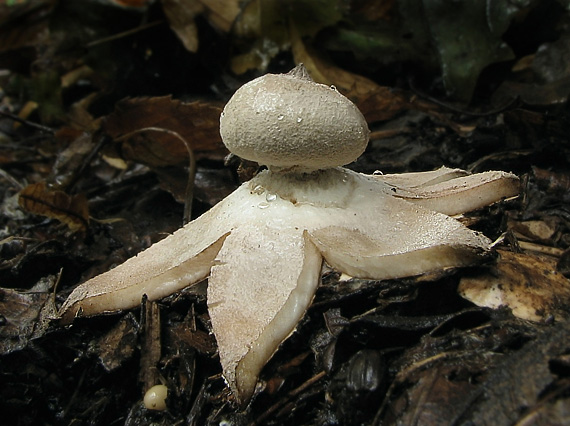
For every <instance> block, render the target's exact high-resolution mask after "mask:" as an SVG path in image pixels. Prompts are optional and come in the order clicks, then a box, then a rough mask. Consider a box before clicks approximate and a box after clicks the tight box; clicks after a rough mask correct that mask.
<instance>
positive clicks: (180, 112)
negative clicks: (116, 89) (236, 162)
mask: <svg viewBox="0 0 570 426" xmlns="http://www.w3.org/2000/svg"><path fill="white" fill-rule="evenodd" d="M221 112H222V107H221V105H218V104H215V103H210V102H203V101H196V102H190V103H185V102H182V101H179V100H175V99H172V98H171V97H170V96H163V97H156V98H135V99H128V100H124V101H121V102H119V103H118V104H117V107H116V109H115V112H113V113H112V114H111V115H109V116H108V117H107V118H106V119H105V120H104V122H103V124H102V128H103V131H104V132H105V133H107V134H108V135H109V136H111V137H112V138H113V139H119V138H121V137H123V138H125V140H123V141H122V142H121V145H120V148H119V149H120V154H119V153H117V152H106V154H107V155H108V156H111V157H117V156H122V157H123V158H124V159H127V160H133V161H137V162H140V163H143V164H146V165H149V166H151V167H164V166H169V165H178V164H185V163H188V150H187V148H186V146H185V145H184V144H183V143H181V141H180V140H179V139H178V138H176V137H174V136H173V135H172V133H170V132H176V133H178V134H179V135H180V136H181V137H182V138H184V139H185V140H186V141H188V144H189V146H190V148H192V150H193V151H194V153H196V154H199V153H200V152H202V153H205V152H207V153H208V156H210V157H216V158H222V157H223V156H224V155H226V154H227V150H226V148H225V147H224V145H223V143H222V139H221V137H220V133H219V131H218V127H219V120H220V114H221ZM149 127H153V128H160V129H165V130H167V131H165V132H144V131H140V130H142V129H145V128H149ZM168 131H170V132H168ZM131 133H132V135H130V136H129V134H131ZM198 156H199V155H197V157H198Z"/></svg>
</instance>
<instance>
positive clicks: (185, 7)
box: [162, 0, 204, 53]
mask: <svg viewBox="0 0 570 426" xmlns="http://www.w3.org/2000/svg"><path fill="white" fill-rule="evenodd" d="M162 9H163V10H164V14H165V15H166V19H168V23H169V24H170V28H171V29H172V31H174V33H175V34H176V36H177V37H178V38H179V39H180V41H181V42H182V44H183V45H184V47H185V48H186V50H188V51H189V52H193V53H196V52H197V51H198V27H197V26H196V22H195V18H196V16H197V15H198V14H200V13H201V12H202V11H203V10H204V7H203V5H202V4H201V3H199V2H197V1H190V2H188V1H183V0H162Z"/></svg>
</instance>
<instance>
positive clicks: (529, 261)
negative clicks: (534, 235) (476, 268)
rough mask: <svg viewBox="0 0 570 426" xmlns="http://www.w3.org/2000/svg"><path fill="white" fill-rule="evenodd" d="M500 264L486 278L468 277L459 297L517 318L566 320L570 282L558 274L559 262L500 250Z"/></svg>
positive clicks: (459, 289)
mask: <svg viewBox="0 0 570 426" xmlns="http://www.w3.org/2000/svg"><path fill="white" fill-rule="evenodd" d="M498 252H499V254H500V256H501V257H500V260H499V261H498V262H497V264H496V265H495V266H493V267H492V268H491V270H490V271H489V272H488V273H487V274H484V275H482V276H477V277H464V278H462V279H461V283H460V284H459V288H458V291H459V294H460V295H461V296H462V297H464V298H465V299H467V300H469V301H471V302H473V303H475V304H476V305H478V306H485V307H489V308H498V307H500V306H507V307H509V308H510V309H511V310H512V312H513V315H515V316H517V317H519V318H523V319H527V320H531V321H545V320H547V319H549V318H551V317H557V318H566V317H567V316H568V314H567V313H566V312H564V311H561V309H562V308H564V307H566V306H568V304H569V303H570V281H569V280H568V279H567V278H566V277H564V275H562V274H560V273H559V272H557V271H556V260H555V259H549V258H547V257H545V256H537V255H535V254H530V253H512V252H510V251H505V250H498Z"/></svg>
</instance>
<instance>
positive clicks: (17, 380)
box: [0, 0, 570, 425]
mask: <svg viewBox="0 0 570 426" xmlns="http://www.w3.org/2000/svg"><path fill="white" fill-rule="evenodd" d="M82 3H83V4H82V7H81V8H80V9H81V10H78V8H77V7H76V3H75V2H70V1H60V2H52V1H41V0H35V1H32V0H30V1H21V2H5V3H4V4H3V5H2V6H1V9H0V17H1V19H0V22H2V25H1V26H0V38H1V39H2V40H5V42H3V43H0V46H3V48H2V49H1V52H0V69H1V70H2V72H0V88H1V90H0V96H1V99H0V111H1V112H2V115H1V116H0V144H1V145H0V148H1V149H0V169H1V171H2V173H1V174H0V182H1V185H0V188H1V190H2V195H3V203H2V213H3V214H2V226H1V227H0V229H1V233H0V237H1V238H2V241H1V242H2V244H0V253H1V255H2V262H1V263H0V283H1V284H0V285H1V286H2V295H3V296H2V305H1V306H2V308H1V311H0V315H1V317H0V319H1V327H2V362H1V363H0V365H1V367H0V371H1V372H2V377H3V383H5V386H4V390H3V399H2V400H3V402H2V406H3V408H4V410H5V412H6V413H7V414H11V415H13V417H14V416H15V417H17V418H18V419H19V424H38V422H40V423H51V424H72V423H73V424H88V423H90V422H91V423H93V422H94V423H99V424H101V423H113V422H115V423H116V422H118V423H125V424H148V423H149V422H151V421H152V422H156V423H159V424H173V423H176V422H181V421H183V422H186V423H188V424H214V423H215V424H219V423H220V422H222V421H229V422H232V423H238V424H239V423H258V424H331V425H332V424H354V422H358V423H359V424H380V423H382V424H395V423H408V422H422V423H425V424H442V423H457V424H464V423H469V422H474V423H484V422H486V421H491V422H494V423H501V424H511V423H513V422H517V421H518V422H527V423H529V424H541V423H544V422H546V421H549V422H551V423H552V424H563V423H567V422H568V418H567V416H566V415H565V413H567V411H568V410H567V407H568V402H567V398H565V395H566V393H567V390H568V371H569V370H568V360H567V358H568V354H567V353H566V352H567V348H565V347H564V344H563V342H564V341H567V340H568V338H569V336H568V330H567V328H568V327H567V319H566V318H567V312H568V300H567V298H566V297H565V296H564V294H565V292H566V291H567V289H568V279H567V278H565V277H564V275H566V276H568V272H567V271H568V268H567V263H568V260H567V259H568V258H569V256H568V251H569V249H570V237H569V235H570V229H569V220H570V215H569V208H568V202H569V200H568V197H567V192H568V191H567V189H568V170H569V160H568V159H569V158H570V156H569V149H568V146H569V145H568V139H567V135H568V134H570V132H569V130H570V129H569V128H568V127H569V126H568V123H569V121H568V112H567V105H566V102H567V96H568V90H567V84H566V80H567V77H568V66H567V60H566V59H565V58H566V50H565V45H566V44H567V43H566V44H564V40H566V38H567V37H568V35H567V34H568V31H567V28H566V25H565V20H567V5H566V4H565V2H562V1H555V0H550V1H543V2H537V3H533V4H531V3H530V2H528V4H527V2H519V3H518V4H517V6H516V7H511V6H508V7H507V6H504V5H502V4H499V3H498V2H492V1H488V2H485V3H484V4H483V3H482V4H481V5H473V6H465V8H466V9H467V10H459V9H457V8H451V7H450V6H449V3H450V2H446V1H439V2H435V3H433V2H432V3H430V5H428V6H429V7H428V8H426V9H421V8H417V5H415V4H414V5H413V6H410V5H408V2H406V1H394V2H384V3H382V4H381V5H378V3H377V2H369V1H363V2H358V3H354V4H351V5H346V4H345V3H344V2H338V1H326V2H303V1H298V2H297V1H296V2H290V4H288V5H287V6H283V4H280V3H279V2H266V1H254V2H250V3H249V5H248V7H247V8H244V9H240V4H239V2H237V1H220V2H201V1H194V2H192V5H193V7H192V9H191V10H192V13H187V14H178V15H177V14H176V11H177V10H179V9H177V7H179V5H178V4H175V3H178V2H174V1H168V2H167V1H163V2H99V1H86V2H82ZM436 7H437V8H440V9H438V10H441V11H442V13H436V12H437V10H435V8H436ZM469 7H471V8H472V9H469ZM483 7H486V9H485V12H482V10H481V9H482V8H483ZM307 8H313V9H311V10H315V8H316V10H319V8H322V10H325V9H326V10H327V13H320V14H316V15H315V14H313V15H310V14H309V15H307V13H306V11H307V10H308V9H307ZM188 10H190V9H188ZM103 16H105V17H106V19H102V17H103ZM173 16H177V17H178V20H177V21H176V20H174V19H173ZM305 16H320V17H321V18H319V19H316V20H309V21H307V20H306V19H305V18H304V17H305ZM473 17H477V19H472V18H473ZM465 19H467V20H468V22H469V25H467V26H465V25H462V24H461V23H462V22H465V21H464V20H465ZM186 23H192V24H191V25H187V28H186V30H184V29H183V28H184V27H185V24H186ZM458 26H460V27H461V29H462V34H463V37H464V41H465V43H467V42H469V43H475V44H476V45H477V46H478V49H470V50H469V49H464V46H465V45H466V44H464V43H462V42H460V41H458V40H457V38H455V37H453V35H454V34H456V33H457V27H458ZM532 28H539V31H536V30H534V31H530V29H532ZM450 34H451V36H450ZM464 55H466V56H464ZM293 58H294V59H293ZM293 60H295V61H301V60H302V61H303V62H305V64H306V65H307V67H308V68H309V70H310V71H311V72H312V73H313V74H314V75H313V77H314V78H316V79H317V78H319V76H321V78H322V80H323V82H325V83H327V84H332V85H335V86H336V87H337V88H338V90H339V91H341V92H343V93H345V94H347V95H348V96H349V97H351V98H352V99H353V100H354V101H356V102H357V103H358V105H359V107H360V108H361V109H362V110H363V112H365V115H366V117H367V119H368V121H369V124H370V126H371V127H372V130H373V135H374V134H376V135H377V136H375V137H373V139H372V141H371V143H370V145H369V148H368V150H367V152H366V154H365V155H364V156H363V157H361V158H360V159H359V160H358V161H357V162H356V163H355V164H353V168H354V169H355V170H358V171H362V172H365V173H372V172H374V171H375V170H380V171H382V172H384V173H397V172H403V171H418V170H432V169H435V168H438V167H439V166H441V165H443V164H445V165H447V166H449V167H460V168H465V169H470V170H472V171H478V170H487V169H493V168H496V169H505V170H512V171H514V172H516V173H517V174H519V175H520V176H522V177H523V178H524V181H525V185H524V188H523V194H522V196H521V198H520V199H519V200H517V201H514V202H513V201H511V202H509V203H502V204H499V205H496V206H491V207H489V208H486V209H483V210H482V211H478V212H475V213H473V214H471V215H469V216H468V217H464V218H462V220H463V221H464V222H465V223H468V224H469V226H471V227H473V228H474V229H477V230H481V231H484V232H485V233H486V234H487V235H490V236H493V237H495V238H499V237H501V238H502V240H501V241H503V243H502V245H501V246H500V247H501V251H500V252H499V253H500V256H498V258H497V259H496V260H494V261H491V262H490V263H489V264H487V265H483V266H481V267H477V268H472V269H469V270H462V271H445V272H443V273H442V274H440V275H439V276H431V277H419V278H416V279H406V280H395V281H384V282H366V281H365V282H363V281H362V280H356V279H344V277H340V276H339V275H338V274H336V273H335V272H334V271H328V272H326V273H325V275H324V276H323V284H322V286H321V288H320V290H319V292H318V293H317V297H316V300H315V305H314V307H313V308H311V309H310V310H309V312H308V313H307V315H306V316H305V318H304V320H303V321H302V323H301V324H300V326H299V327H298V329H297V331H296V332H295V333H294V334H293V336H291V338H290V339H289V340H288V341H286V342H285V343H284V344H283V345H282V346H281V348H280V349H279V350H278V352H277V353H276V355H275V356H274V358H273V359H272V360H271V361H270V363H269V364H268V365H267V366H266V368H265V369H264V371H263V373H262V385H261V386H262V388H264V391H263V392H261V393H260V394H259V395H258V397H257V399H256V400H255V401H253V403H252V404H251V405H250V406H249V407H248V408H247V410H245V411H239V410H237V409H236V408H235V407H232V406H231V405H230V404H228V402H227V401H228V399H227V397H228V395H227V393H226V391H225V384H224V382H223V380H222V379H221V376H220V369H219V364H218V362H217V360H216V359H215V341H214V340H213V339H212V336H211V334H210V331H211V330H210V322H209V318H208V315H207V311H206V309H205V297H204V294H203V293H202V292H200V291H199V289H195V290H192V291H189V290H185V291H182V292H181V293H180V294H179V295H176V296H173V297H169V298H167V299H165V300H163V301H162V302H161V303H160V304H159V305H158V311H159V316H160V324H161V325H160V328H161V330H162V335H161V338H160V344H158V343H154V344H150V346H149V348H150V349H148V350H145V351H144V352H145V354H146V355H145V354H143V353H142V352H141V351H140V350H139V349H138V347H139V346H140V345H141V344H142V342H143V341H146V342H149V341H150V340H149V337H152V335H153V333H156V325H153V326H147V322H146V320H144V318H138V317H139V316H141V314H140V311H138V310H135V311H133V313H125V314H119V315H115V316H110V317H101V318H96V319H92V320H84V321H81V322H80V323H79V324H78V325H76V326H74V327H73V328H71V329H62V328H60V327H58V326H57V324H56V323H53V322H50V321H49V318H50V314H49V312H50V309H52V308H53V298H54V294H55V303H56V305H59V304H60V303H61V302H62V301H63V300H64V299H65V297H66V295H67V294H69V292H70V291H71V290H72V289H73V287H74V286H75V285H77V284H78V283H80V282H82V281H84V280H85V279H87V278H89V277H90V276H94V275H96V274H98V273H100V272H103V271H105V270H107V269H110V268H111V267H112V266H113V265H116V264H119V263H122V262H123V261H124V260H125V259H126V258H128V257H131V256H132V255H134V254H136V253H137V252H139V251H140V250H142V249H144V248H146V247H148V246H149V245H150V244H151V243H152V242H154V241H157V240H159V239H161V238H162V237H163V236H164V235H166V234H168V233H170V232H172V231H174V230H175V229H176V228H178V227H179V226H180V224H181V223H182V217H183V207H182V205H181V202H184V201H185V200H184V198H185V188H186V183H187V180H188V179H187V176H188V169H187V165H188V158H187V153H188V150H187V148H186V147H184V146H183V144H182V143H180V142H179V141H176V140H175V138H173V137H172V134H169V133H168V132H163V133H158V132H152V133H151V132H139V133H133V134H132V137H128V138H124V139H120V138H121V137H122V136H124V135H127V134H129V133H132V132H137V131H139V130H141V129H144V128H148V127H158V128H164V129H167V130H171V131H173V132H177V133H178V134H180V135H183V137H184V138H185V139H186V140H187V141H188V143H189V144H190V146H191V147H192V150H193V151H194V153H195V154H196V157H197V168H196V180H195V182H196V188H195V191H194V194H195V195H196V198H195V202H194V206H193V211H194V214H195V215H197V214H200V213H201V212H203V211H205V210H207V209H209V208H210V207H211V206H212V205H213V204H215V203H216V201H218V200H219V199H221V198H223V196H224V195H225V194H227V193H229V192H231V191H232V190H233V188H235V187H236V186H237V185H238V184H239V177H238V171H237V166H233V167H231V166H230V167H228V168H226V167H225V166H224V164H223V156H224V155H225V152H224V150H223V147H222V146H221V144H220V139H219V135H218V133H217V119H218V117H217V114H219V111H220V108H221V106H222V105H223V104H224V103H225V101H227V99H228V98H229V96H230V95H231V93H233V91H234V90H235V89H236V88H237V87H238V86H240V85H241V84H242V83H243V82H245V81H247V80H251V79H252V77H253V76H257V75H258V74H259V73H263V72H266V71H272V72H275V71H283V70H285V69H288V68H291V64H292V63H293ZM238 65H239V66H238ZM236 71H239V72H240V73H243V74H236ZM121 100H122V101H121ZM119 101H121V102H119ZM505 105H507V107H506V109H505ZM16 119H17V121H16ZM50 129H52V130H54V131H55V135H56V136H54V132H51V131H49V130H50ZM46 130H48V131H46ZM135 135H136V136H135ZM229 164H232V163H231V162H229ZM248 173H251V172H248ZM165 187H168V188H169V189H168V190H167V191H165V189H164V188H165ZM23 188H35V189H34V191H32V192H33V193H35V194H36V195H35V197H36V198H37V199H34V203H36V204H38V205H41V206H43V207H42V209H43V210H44V213H48V214H46V215H45V216H43V217H38V216H33V215H32V214H31V213H32V211H30V210H27V212H25V213H23V212H22V210H19V209H18V207H16V204H15V202H14V200H17V198H18V194H19V192H20V191H21V190H22V189H23ZM38 188H40V189H41V191H38V192H35V190H37V189H38ZM176 188H177V189H176ZM28 190H29V189H28ZM168 191H171V193H172V194H173V195H174V196H175V199H176V200H177V201H178V202H177V201H175V199H173V197H172V195H170V193H169V192H168ZM25 193H26V192H25V190H24V194H25ZM55 194H58V195H55ZM56 199H58V200H60V201H56ZM74 199H77V200H79V199H81V200H82V201H80V202H79V206H76V204H77V201H76V202H75V203H74V202H72V201H71V200H74ZM83 200H84V201H83ZM52 204H53V205H54V206H53V207H52ZM87 209H88V210H87ZM87 211H88V212H89V213H88V214H87V213H86V212H87ZM70 212H73V213H72V214H70ZM39 213H41V212H39ZM89 215H90V216H91V218H95V219H97V220H89V219H88V218H89ZM70 217H81V218H82V219H77V220H78V222H73V220H72V221H71V223H76V224H75V225H72V226H76V227H77V228H70V227H69V224H66V225H63V226H62V225H61V222H60V219H61V220H62V221H63V223H66V221H70V219H69V218H70ZM46 218H47V219H46ZM86 218H87V219H86ZM79 223H81V225H79ZM74 229H78V230H79V232H74ZM505 259H507V260H508V262H505ZM531 260H532V261H533V262H534V263H530V261H531ZM508 265H511V266H510V267H508ZM565 265H566V266H565ZM62 268H63V269H62ZM60 269H62V272H61V275H60V277H59V283H58V285H57V289H56V290H54V289H53V284H54V282H55V281H54V278H53V277H54V276H56V275H58V274H59V271H60ZM521 274H522V275H523V276H524V278H521ZM50 277H51V278H50ZM545 277H546V278H545ZM551 278H553V279H555V284H556V285H557V286H560V287H561V288H562V290H554V291H553V290H552V289H548V288H547V289H546V290H544V289H542V290H540V292H541V295H542V296H544V292H546V296H548V297H554V298H555V299H556V301H557V302H556V310H555V311H550V310H549V309H546V308H545V309H538V311H537V309H536V306H535V305H533V304H531V305H530V307H529V306H528V305H524V306H525V307H524V309H526V310H527V311H531V312H534V313H535V315H536V313H537V312H538V314H539V317H540V318H530V319H540V320H541V321H540V322H531V321H528V319H526V320H525V319H520V318H517V317H516V312H517V310H516V308H515V307H514V306H512V305H510V307H509V304H508V303H502V304H501V306H500V307H499V308H498V309H490V308H486V307H476V306H474V305H473V304H471V303H469V302H467V301H465V300H464V299H462V298H461V297H460V296H459V295H458V294H457V288H458V287H459V286H460V282H461V281H462V280H465V279H470V280H474V279H479V282H483V283H486V284H485V285H494V286H497V285H501V283H502V284H503V285H504V284H505V283H507V282H512V283H513V286H509V287H512V288H513V289H514V288H515V286H514V284H516V285H517V286H520V285H521V284H523V285H522V289H519V287H516V288H517V290H515V295H516V296H517V302H516V303H517V304H520V303H526V302H524V300H522V301H521V299H524V298H525V297H527V296H528V293H527V291H526V290H527V289H528V288H533V287H535V285H536V286H538V285H545V284H546V283H549V282H550V281H549V279H551ZM46 282H49V283H50V284H49V285H47V286H46V285H44V284H45V283H46ZM42 283H43V284H42ZM493 283H495V284H493ZM202 290H203V289H202ZM519 296H520V297H519ZM50 306H52V308H50ZM18 307H20V308H22V309H18ZM153 309H155V308H153ZM511 310H512V311H511ZM513 314H515V315H513ZM153 315H156V314H153ZM143 317H144V316H143ZM139 324H145V326H140V325H139ZM153 330H154V331H153ZM154 335H156V334H154ZM151 340H152V339H151ZM156 342H158V341H156ZM109 346H116V348H117V352H116V353H113V351H108V350H107V349H105V348H108V347H109ZM157 350H158V353H159V355H158V356H157V355H156V354H157V352H156V351H157ZM153 353H154V355H153V356H152V357H151V358H146V361H144V362H143V361H142V360H143V358H145V357H149V356H150V354H153ZM141 362H143V363H142V364H141ZM141 365H143V367H141ZM104 366H107V367H104ZM323 371H324V372H326V373H322V372H323ZM145 374H146V375H147V377H148V375H150V376H151V377H154V379H148V378H147V379H144V377H145ZM141 377H142V378H143V382H144V381H145V380H147V381H149V380H155V379H156V380H159V381H164V383H166V384H168V386H169V388H170V389H172V390H173V392H172V393H171V394H169V400H168V407H169V408H168V410H167V412H162V413H159V412H149V411H147V410H145V409H144V408H143V406H142V396H143V394H144V385H142V384H140V383H139V378H141ZM435 390H437V391H435ZM509 396H512V398H511V397H509ZM505 407H507V409H505ZM7 418H8V417H7ZM40 419H41V420H40Z"/></svg>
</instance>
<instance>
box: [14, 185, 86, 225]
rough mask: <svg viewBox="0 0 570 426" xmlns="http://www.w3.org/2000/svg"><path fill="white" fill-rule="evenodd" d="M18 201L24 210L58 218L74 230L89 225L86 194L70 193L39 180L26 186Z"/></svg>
mask: <svg viewBox="0 0 570 426" xmlns="http://www.w3.org/2000/svg"><path fill="white" fill-rule="evenodd" d="M18 202H19V204H20V207H22V208H23V209H24V210H26V211H28V212H30V213H34V214H39V215H42V216H47V217H51V218H54V219H57V220H59V221H60V222H63V223H65V224H66V225H67V226H69V228H70V229H71V230H72V231H79V230H85V229H87V226H88V225H89V206H88V205H87V198H85V195H84V194H76V195H68V194H66V193H65V192H63V191H59V190H52V189H49V188H47V186H46V184H45V183H44V182H38V183H32V184H30V185H28V186H26V187H25V188H24V189H23V190H22V191H21V192H20V197H19V199H18Z"/></svg>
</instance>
